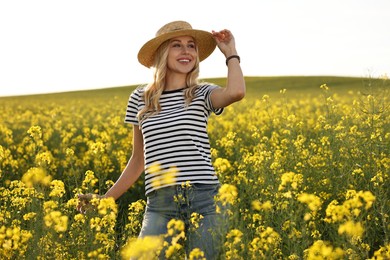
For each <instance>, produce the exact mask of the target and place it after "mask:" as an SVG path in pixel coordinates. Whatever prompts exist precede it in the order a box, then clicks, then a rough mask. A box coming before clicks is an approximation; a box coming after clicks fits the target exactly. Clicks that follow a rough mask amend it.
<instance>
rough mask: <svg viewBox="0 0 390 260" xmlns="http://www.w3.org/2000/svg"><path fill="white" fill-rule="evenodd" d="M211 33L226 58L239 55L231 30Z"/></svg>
mask: <svg viewBox="0 0 390 260" xmlns="http://www.w3.org/2000/svg"><path fill="white" fill-rule="evenodd" d="M211 33H212V34H213V37H214V39H215V41H216V42H217V46H218V48H219V49H220V50H221V52H222V53H223V54H224V55H225V56H226V57H229V56H231V55H237V51H236V43H235V40H234V36H233V34H232V33H231V32H230V31H229V30H226V29H224V30H221V31H219V32H216V31H212V32H211Z"/></svg>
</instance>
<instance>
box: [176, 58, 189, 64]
mask: <svg viewBox="0 0 390 260" xmlns="http://www.w3.org/2000/svg"><path fill="white" fill-rule="evenodd" d="M177 61H178V62H180V63H190V62H191V60H190V59H188V58H182V59H178V60H177Z"/></svg>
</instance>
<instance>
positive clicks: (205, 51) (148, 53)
mask: <svg viewBox="0 0 390 260" xmlns="http://www.w3.org/2000/svg"><path fill="white" fill-rule="evenodd" d="M179 36H191V37H193V38H194V40H195V42H196V44H197V47H198V56H199V61H203V60H204V59H206V58H207V57H208V56H210V54H211V53H213V51H214V50H215V47H216V46H217V44H216V42H215V39H214V38H213V35H212V34H211V33H209V32H206V31H202V30H195V29H187V30H179V31H173V32H169V33H165V34H163V35H160V36H157V37H155V38H153V39H151V40H149V41H148V42H146V43H145V44H144V45H143V46H142V47H141V49H140V50H139V52H138V61H139V62H140V63H141V64H142V65H144V66H146V67H148V68H150V67H152V66H153V63H154V55H155V53H156V51H157V49H158V47H160V45H161V44H162V43H163V42H165V41H167V40H169V39H172V38H175V37H179Z"/></svg>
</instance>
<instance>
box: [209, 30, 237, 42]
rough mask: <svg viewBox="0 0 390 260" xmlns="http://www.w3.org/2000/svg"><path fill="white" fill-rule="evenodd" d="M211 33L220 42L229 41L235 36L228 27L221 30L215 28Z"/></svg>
mask: <svg viewBox="0 0 390 260" xmlns="http://www.w3.org/2000/svg"><path fill="white" fill-rule="evenodd" d="M211 33H212V35H213V36H214V38H215V39H216V40H217V41H218V42H229V41H230V40H231V39H232V38H233V34H232V33H231V32H230V31H229V30H227V29H224V30H221V31H219V32H216V31H214V30H213V31H212V32H211Z"/></svg>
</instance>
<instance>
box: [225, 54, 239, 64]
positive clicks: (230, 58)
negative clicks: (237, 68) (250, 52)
mask: <svg viewBox="0 0 390 260" xmlns="http://www.w3.org/2000/svg"><path fill="white" fill-rule="evenodd" d="M232 59H237V60H238V63H240V62H241V59H240V56H238V55H237V54H233V55H230V56H228V57H227V58H226V66H228V65H229V61H230V60H232Z"/></svg>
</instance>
